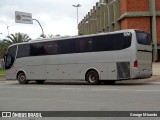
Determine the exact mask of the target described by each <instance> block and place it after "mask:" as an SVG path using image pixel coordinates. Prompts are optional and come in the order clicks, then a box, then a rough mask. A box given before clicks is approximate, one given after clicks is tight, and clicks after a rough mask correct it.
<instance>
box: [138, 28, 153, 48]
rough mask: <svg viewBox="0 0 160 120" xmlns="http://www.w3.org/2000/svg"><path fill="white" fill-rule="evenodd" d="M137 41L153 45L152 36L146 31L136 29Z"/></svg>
mask: <svg viewBox="0 0 160 120" xmlns="http://www.w3.org/2000/svg"><path fill="white" fill-rule="evenodd" d="M136 36H137V42H138V43H139V44H143V45H151V43H152V40H151V36H150V35H149V34H147V33H145V32H140V31H136Z"/></svg>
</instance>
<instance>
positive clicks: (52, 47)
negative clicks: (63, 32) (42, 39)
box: [44, 42, 58, 55]
mask: <svg viewBox="0 0 160 120" xmlns="http://www.w3.org/2000/svg"><path fill="white" fill-rule="evenodd" d="M44 51H45V55H54V54H58V44H57V42H47V43H45V44H44Z"/></svg>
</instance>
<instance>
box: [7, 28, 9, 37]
mask: <svg viewBox="0 0 160 120" xmlns="http://www.w3.org/2000/svg"><path fill="white" fill-rule="evenodd" d="M7 32H8V36H9V26H7Z"/></svg>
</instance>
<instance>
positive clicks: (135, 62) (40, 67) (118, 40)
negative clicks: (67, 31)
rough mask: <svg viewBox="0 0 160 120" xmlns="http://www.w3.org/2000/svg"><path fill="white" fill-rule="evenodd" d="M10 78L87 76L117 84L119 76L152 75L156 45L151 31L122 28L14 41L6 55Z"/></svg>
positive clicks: (40, 80)
mask: <svg viewBox="0 0 160 120" xmlns="http://www.w3.org/2000/svg"><path fill="white" fill-rule="evenodd" d="M5 69H6V79H9V80H11V79H18V81H19V83H20V84H27V83H28V82H29V81H31V80H35V81H36V82H37V83H39V84H42V83H43V82H44V81H45V80H53V79H55V80H85V81H87V82H88V83H89V84H99V83H101V82H102V81H103V82H104V83H108V84H111V83H112V84H113V83H114V82H115V81H117V80H128V79H136V78H149V77H151V76H152V46H151V37H150V35H149V34H148V33H146V32H144V31H140V30H122V31H116V32H110V33H100V34H95V35H85V36H77V37H68V38H57V39H44V40H35V41H30V42H27V43H18V44H14V45H11V46H10V47H9V48H8V52H7V54H6V56H5Z"/></svg>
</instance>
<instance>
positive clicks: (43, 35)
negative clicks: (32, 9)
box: [32, 19, 45, 37]
mask: <svg viewBox="0 0 160 120" xmlns="http://www.w3.org/2000/svg"><path fill="white" fill-rule="evenodd" d="M32 20H35V21H36V22H37V23H38V24H39V26H40V27H41V30H42V37H45V34H44V31H43V27H42V25H41V24H40V22H39V21H38V20H37V19H32Z"/></svg>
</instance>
